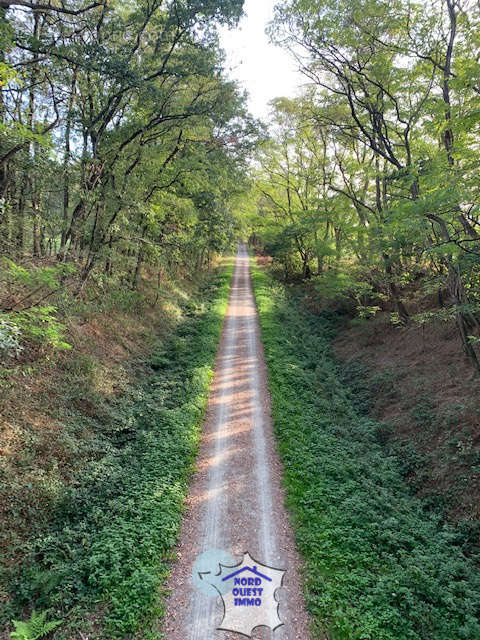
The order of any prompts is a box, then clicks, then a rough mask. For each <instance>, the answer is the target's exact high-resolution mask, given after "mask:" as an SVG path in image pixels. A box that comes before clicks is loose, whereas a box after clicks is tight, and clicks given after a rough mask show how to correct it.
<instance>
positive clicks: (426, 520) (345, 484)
mask: <svg viewBox="0 0 480 640" xmlns="http://www.w3.org/2000/svg"><path fill="white" fill-rule="evenodd" d="M253 281H254V289H255V296H256V300H257V304H258V308H259V314H260V324H261V329H262V337H263V342H264V346H265V354H266V359H267V364H268V369H269V384H270V392H271V395H272V405H273V407H272V411H273V419H274V426H275V433H276V438H277V442H278V447H279V450H280V454H281V456H282V459H283V462H284V466H285V475H284V478H285V486H286V489H287V502H288V507H289V509H290V511H291V514H292V522H293V526H294V529H295V534H296V540H297V545H298V548H299V550H300V552H301V554H302V556H303V558H304V572H305V589H306V598H307V605H308V609H309V611H310V613H311V614H312V618H313V621H314V623H313V624H314V625H315V629H316V634H317V635H315V637H319V636H320V635H321V633H322V632H323V633H324V634H325V635H326V637H328V638H329V639H331V640H420V639H421V640H467V639H468V640H478V638H480V577H479V576H478V573H477V570H476V569H475V567H474V565H473V564H472V563H471V562H470V561H469V560H468V559H466V558H465V556H464V555H463V553H462V551H461V549H460V548H459V547H458V546H456V545H455V544H454V541H455V537H454V534H453V533H452V531H451V530H450V529H449V528H448V527H447V526H445V525H443V524H442V523H441V521H440V519H438V518H437V517H436V516H435V515H434V514H428V513H425V512H424V511H423V510H422V506H421V504H420V501H419V500H417V499H416V498H415V497H413V496H411V495H410V493H409V490H408V487H407V485H406V483H405V481H404V479H403V478H402V476H401V471H400V468H399V467H400V465H399V461H398V460H397V458H396V457H395V456H390V457H389V456H387V455H385V453H384V452H383V451H382V448H381V445H380V443H379V441H378V434H377V429H378V424H377V423H375V421H373V420H372V419H369V418H368V416H366V415H365V414H363V415H362V413H361V412H359V411H358V410H357V409H356V408H355V407H354V405H353V403H352V397H351V392H350V391H349V389H347V388H346V387H345V385H344V383H342V382H341V378H340V376H339V372H338V371H337V367H336V365H335V363H334V359H333V356H332V354H331V350H330V342H331V339H332V336H333V334H334V326H333V324H332V322H331V320H330V319H329V318H328V317H327V316H322V315H320V316H318V315H312V314H310V313H308V312H304V311H301V310H300V307H299V305H298V301H297V300H295V298H294V297H291V296H290V294H288V292H286V291H285V289H284V287H283V286H281V285H279V284H278V283H276V282H274V281H273V280H272V279H271V278H270V276H269V275H268V274H267V273H266V272H264V271H263V270H259V269H256V268H255V269H254V274H253Z"/></svg>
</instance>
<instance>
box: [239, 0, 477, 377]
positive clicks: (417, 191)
mask: <svg viewBox="0 0 480 640" xmlns="http://www.w3.org/2000/svg"><path fill="white" fill-rule="evenodd" d="M479 27H480V9H479V6H478V3H476V2H470V1H469V0H427V1H421V2H411V1H407V0H394V1H393V2H392V1H390V0H388V1H387V0H354V1H351V0H346V1H340V2H338V1H337V0H332V1H330V0H284V1H283V2H280V3H279V5H278V6H277V9H276V18H275V20H274V22H273V23H272V25H271V27H270V34H271V37H272V38H273V40H275V41H276V42H278V43H280V44H282V45H283V46H285V47H287V48H288V49H290V50H291V51H292V53H293V54H294V55H295V56H296V58H297V61H298V63H299V65H300V66H301V70H302V72H303V74H304V75H305V76H306V88H305V91H304V93H303V95H302V97H301V98H298V99H294V100H289V99H278V100H276V101H275V103H274V105H273V127H272V136H271V142H270V144H269V145H267V146H264V147H263V150H262V153H261V154H260V157H259V165H260V166H259V169H258V172H257V176H256V182H257V189H256V192H255V194H254V197H256V202H257V208H256V213H255V214H251V219H252V226H253V230H254V232H255V236H256V238H257V241H258V242H261V243H262V244H263V246H264V248H265V250H266V252H267V253H269V254H270V255H272V256H274V258H275V260H276V261H277V262H278V263H279V264H281V265H282V268H283V270H284V272H285V276H286V277H287V278H292V277H294V276H298V275H300V276H302V277H304V278H310V277H312V276H314V278H315V286H316V288H317V289H318V291H319V293H320V294H321V295H322V297H323V298H324V299H326V298H331V299H336V300H338V299H341V298H343V299H344V301H345V304H346V305H347V306H350V308H352V307H353V309H355V308H356V309H357V311H358V313H359V314H360V315H363V316H364V317H368V316H371V315H373V314H375V313H376V311H377V310H378V309H380V308H383V309H386V310H389V311H391V312H392V319H393V320H394V321H395V322H398V323H401V324H407V323H408V322H410V321H411V320H412V319H413V320H418V321H419V322H421V323H424V322H426V321H428V320H429V319H431V318H432V317H437V318H442V319H445V320H449V319H451V320H452V322H453V321H455V322H456V325H457V328H458V332H459V337H460V338H461V342H462V345H463V349H464V351H465V352H466V354H467V355H468V357H469V358H470V360H471V363H472V366H473V367H474V369H475V370H476V371H477V372H478V371H480V367H479V362H478V357H477V352H476V347H475V345H476V344H477V343H478V335H479V328H480V324H479V319H478V318H479V303H480V298H479V293H478V285H479V279H478V274H479V266H480V235H479V233H480V229H479V213H480V208H479V206H480V201H479V194H480V190H479V187H480V182H479V179H478V168H479V157H480V156H479V146H478V134H479V126H480V119H479V114H480V85H479V80H478V79H479V71H480V68H479V63H478V59H479V51H480V39H479V33H480V28H479ZM413 290H415V291H416V292H417V293H418V295H419V296H421V295H422V294H423V295H424V296H430V297H431V298H434V297H435V298H434V303H433V304H431V305H430V306H429V307H427V308H422V307H419V306H418V305H416V304H415V302H416V300H414V299H412V292H413Z"/></svg>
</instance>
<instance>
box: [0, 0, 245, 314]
mask: <svg viewBox="0 0 480 640" xmlns="http://www.w3.org/2000/svg"><path fill="white" fill-rule="evenodd" d="M242 6H243V1H242V0H229V1H227V2H222V3H218V2H211V1H210V0H204V1H203V0H201V1H191V0H169V1H168V2H163V1H161V0H138V1H136V0H135V1H132V2H117V1H113V2H111V1H107V0H102V1H99V2H93V3H90V2H84V1H83V0H75V1H74V2H69V3H68V5H67V4H65V3H44V4H41V3H40V4H38V3H35V2H32V3H29V2H18V3H16V2H14V1H8V2H2V3H1V6H0V19H1V22H0V25H1V27H0V42H1V46H0V49H1V50H2V54H1V57H0V74H1V80H0V88H1V92H0V243H1V244H0V246H1V248H2V253H3V254H4V255H5V254H7V255H9V256H10V257H11V258H13V259H14V260H15V261H17V260H20V261H21V260H22V258H24V257H25V256H26V255H33V256H34V257H37V258H44V259H45V258H48V257H53V258H56V259H57V260H59V261H60V262H64V263H68V264H71V265H73V266H74V267H75V270H74V275H73V276H71V279H72V278H73V280H74V281H75V282H74V287H73V288H74V290H75V293H77V294H78V293H79V292H80V291H81V290H82V288H83V287H84V286H85V283H86V282H87V280H88V279H89V278H90V277H92V274H96V276H97V277H99V274H101V275H102V277H104V278H112V277H113V276H115V277H116V278H117V279H120V280H121V282H122V286H131V287H133V288H136V287H137V286H138V280H139V275H140V272H141V268H142V265H143V264H144V263H145V262H147V263H149V264H151V265H159V264H160V265H163V266H166V267H170V268H173V267H174V266H175V265H177V266H178V265H180V266H181V265H186V267H187V268H188V269H189V270H190V271H193V270H195V269H198V268H200V267H202V266H203V265H204V264H206V263H207V262H208V260H209V259H210V257H211V255H212V253H213V252H215V251H219V250H222V249H224V248H225V246H227V245H228V244H229V243H230V242H231V241H232V238H233V237H234V219H233V214H232V209H231V206H230V201H231V198H232V196H233V195H235V194H236V193H238V192H239V191H241V190H242V188H243V182H244V178H243V175H244V165H245V154H246V152H247V151H248V150H249V149H250V148H251V146H252V144H253V142H254V139H255V135H256V125H255V123H254V122H253V121H252V120H251V119H250V118H249V116H248V115H247V114H246V113H245V110H244V107H243V97H242V96H241V95H240V94H239V93H238V92H237V90H236V88H235V86H234V84H233V83H231V82H227V81H226V80H225V79H224V78H223V76H222V65H223V60H222V54H221V51H220V49H219V45H218V34H217V29H216V27H217V26H218V25H230V26H233V25H235V24H236V22H237V20H238V18H239V16H240V15H241V11H242ZM29 302H30V301H29ZM21 306H22V305H19V304H18V303H17V304H16V305H15V308H14V310H15V311H18V310H19V308H21Z"/></svg>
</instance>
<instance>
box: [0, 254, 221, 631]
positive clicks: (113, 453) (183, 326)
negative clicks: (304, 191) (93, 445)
mask: <svg viewBox="0 0 480 640" xmlns="http://www.w3.org/2000/svg"><path fill="white" fill-rule="evenodd" d="M232 270H233V267H232V264H229V265H228V267H227V268H226V269H223V270H222V271H220V272H218V273H217V274H216V275H215V276H214V277H213V278H211V279H210V281H209V283H208V285H207V286H205V287H204V288H203V290H202V291H201V292H200V293H199V294H198V295H197V296H196V298H195V299H193V300H190V301H186V302H185V305H184V309H183V319H182V320H181V321H180V323H179V325H178V328H177V330H176V333H175V335H174V336H173V337H171V338H170V339H168V340H161V341H159V342H158V344H157V346H156V348H155V350H154V352H153V354H152V357H151V371H152V374H151V375H150V377H149V378H148V379H147V380H144V381H143V382H141V383H140V384H139V385H138V386H137V387H136V388H135V389H130V390H129V393H128V394H127V397H126V398H124V399H123V401H122V402H121V403H120V404H119V403H117V404H116V405H115V407H116V410H117V414H116V415H110V416H109V415H103V416H101V420H100V422H99V423H98V424H96V423H95V422H94V421H92V424H91V425H90V428H92V429H94V428H97V429H98V430H99V432H100V433H101V434H102V435H101V436H100V435H99V436H98V438H99V439H100V440H101V444H102V451H101V455H99V451H97V455H96V456H94V457H93V458H92V459H91V460H90V461H89V463H88V464H87V465H86V467H85V469H84V470H83V473H82V475H81V476H80V477H78V478H76V481H75V482H74V483H72V484H71V485H70V486H68V487H67V488H64V489H63V490H62V492H61V495H60V496H59V497H58V498H57V500H56V502H55V507H54V509H53V513H52V517H51V520H50V523H49V527H48V529H46V530H45V531H43V533H42V535H39V536H37V537H36V538H35V540H34V542H33V544H32V545H31V548H30V549H29V552H28V553H26V554H25V555H24V557H23V561H22V566H21V570H19V569H18V567H15V570H14V571H13V570H10V572H9V573H8V572H7V575H6V576H4V578H5V579H6V581H7V584H8V587H9V594H10V598H9V600H8V602H7V605H6V606H5V607H4V611H3V621H4V622H6V619H8V618H10V617H12V616H13V617H15V618H16V619H19V616H25V612H26V611H27V610H31V609H32V608H35V609H37V610H41V611H42V612H45V611H46V612H48V614H49V616H51V617H55V618H59V617H60V618H62V619H64V620H65V623H64V624H63V625H62V627H60V628H59V629H58V630H56V631H55V632H54V634H53V636H52V637H53V638H55V639H58V640H63V639H67V638H72V637H75V638H76V637H78V635H77V634H76V632H75V630H76V629H78V630H81V631H82V632H83V633H86V634H87V635H88V637H89V638H90V639H93V638H122V639H125V638H134V637H135V638H137V637H138V638H142V640H146V639H147V638H149V639H150V638H155V637H158V636H159V634H158V632H157V627H158V618H159V617H161V615H162V612H163V608H162V598H161V595H160V590H161V586H162V583H163V582H164V579H165V577H166V575H167V573H168V568H169V562H170V560H171V550H172V547H173V546H174V544H175V542H176V539H177V534H178V531H179V526H180V521H181V514H182V510H183V501H184V496H185V493H186V489H187V481H188V477H189V474H190V472H191V469H192V464H193V462H194V459H195V455H196V450H197V443H198V437H199V431H200V425H201V422H202V418H203V414H204V409H205V405H206V401H207V397H208V391H209V385H210V381H211V377H212V374H213V366H214V361H215V354H216V350H217V345H218V340H219V336H220V331H221V325H222V319H223V316H224V313H225V310H226V306H227V302H228V296H229V287H230V279H231V274H232ZM72 367H73V368H74V371H72V372H71V373H72V375H73V374H78V376H79V377H82V376H84V377H85V379H86V380H87V381H88V380H90V379H91V376H92V375H93V370H92V364H91V362H90V360H89V359H88V358H86V359H85V358H84V359H83V360H82V359H80V360H78V361H76V362H74V363H73V364H72ZM77 369H78V371H77ZM73 391H74V390H72V393H73ZM70 418H71V416H70ZM65 419H67V420H68V419H69V417H68V416H65ZM102 422H103V425H102ZM106 425H107V426H108V428H107V427H106Z"/></svg>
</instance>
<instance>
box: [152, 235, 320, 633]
mask: <svg viewBox="0 0 480 640" xmlns="http://www.w3.org/2000/svg"><path fill="white" fill-rule="evenodd" d="M281 477H282V467H281V465H280V462H279V459H278V456H277V453H276V451H275V444H274V440H273V436H272V424H271V418H270V398H269V395H268V390H267V372H266V366H265V360H264V355H263V347H262V344H261V341H260V329H259V324H258V314H257V309H256V305H255V301H254V297H253V292H252V285H251V278H250V259H249V256H248V253H247V251H246V248H245V246H243V245H240V247H239V249H238V253H237V256H236V259H235V269H234V274H233V280H232V285H231V291H230V300H229V304H228V310H227V313H226V316H225V320H224V325H223V330H222V337H221V340H220V346H219V350H218V354H217V360H216V368H215V375H214V379H213V384H212V387H211V392H210V398H209V402H208V407H207V413H206V418H205V423H204V426H203V434H202V440H201V445H200V452H199V456H198V461H197V470H196V473H195V475H194V476H193V479H192V482H191V485H190V491H189V496H188V501H187V511H186V513H185V515H184V519H183V525H182V531H181V535H180V540H179V543H178V545H177V548H176V551H177V558H176V560H175V562H174V564H173V568H172V572H171V575H170V578H169V580H168V583H167V588H168V589H169V591H170V595H169V597H168V599H167V612H166V616H165V621H164V629H163V630H164V633H165V637H166V638H167V639H168V640H230V639H231V640H234V639H235V640H237V639H238V640H240V638H245V636H242V635H240V634H237V633H231V632H225V631H218V630H217V627H218V626H219V625H220V623H221V620H222V616H223V605H222V600H221V598H220V597H218V598H212V597H209V596H207V595H205V594H203V593H201V592H200V591H198V590H196V589H195V587H194V585H193V583H192V568H193V564H194V562H195V559H196V558H197V556H199V555H200V554H201V553H204V552H206V551H209V550H210V549H221V550H225V551H226V552H228V553H229V554H231V555H232V556H235V558H236V559H237V561H238V562H239V561H240V560H242V558H243V553H244V552H245V551H248V552H249V553H250V555H251V556H252V557H253V558H255V559H256V560H258V561H259V562H261V563H262V564H266V565H269V566H272V567H275V568H279V569H286V574H285V577H284V580H283V586H282V588H281V589H279V590H278V591H277V599H278V601H279V603H280V607H279V615H280V619H281V620H282V622H284V625H283V626H281V627H278V628H277V629H276V630H275V631H274V632H272V631H271V630H270V629H268V628H267V627H257V628H256V629H255V631H254V633H253V635H252V638H255V639H262V640H266V639H271V640H308V639H309V638H310V637H311V636H310V633H309V624H308V618H307V615H306V612H305V606H304V602H303V598H302V593H301V586H300V578H299V571H298V568H299V564H300V561H299V557H298V554H297V553H296V550H295V546H294V542H293V534H292V531H291V527H290V525H289V522H288V517H287V513H286V511H285V508H284V498H283V491H282V487H281Z"/></svg>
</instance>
